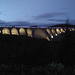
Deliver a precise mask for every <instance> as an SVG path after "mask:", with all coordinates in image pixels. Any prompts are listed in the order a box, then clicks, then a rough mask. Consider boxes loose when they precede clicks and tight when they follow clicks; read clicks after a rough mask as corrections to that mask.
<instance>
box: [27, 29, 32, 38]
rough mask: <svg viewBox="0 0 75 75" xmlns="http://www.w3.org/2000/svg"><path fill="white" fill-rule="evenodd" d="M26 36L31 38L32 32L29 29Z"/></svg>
mask: <svg viewBox="0 0 75 75" xmlns="http://www.w3.org/2000/svg"><path fill="white" fill-rule="evenodd" d="M27 34H28V36H29V37H32V30H31V29H30V28H28V29H27Z"/></svg>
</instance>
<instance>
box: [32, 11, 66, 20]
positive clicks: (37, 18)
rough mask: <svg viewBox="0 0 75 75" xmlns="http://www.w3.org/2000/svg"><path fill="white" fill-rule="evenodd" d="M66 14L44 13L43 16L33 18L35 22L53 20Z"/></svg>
mask: <svg viewBox="0 0 75 75" xmlns="http://www.w3.org/2000/svg"><path fill="white" fill-rule="evenodd" d="M66 14H67V13H63V12H57V13H45V14H41V15H38V16H33V18H34V19H35V20H40V19H48V18H53V17H56V16H61V15H63V16H65V15H66Z"/></svg>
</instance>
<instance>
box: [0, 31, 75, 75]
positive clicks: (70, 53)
mask: <svg viewBox="0 0 75 75" xmlns="http://www.w3.org/2000/svg"><path fill="white" fill-rule="evenodd" d="M0 73H1V74H2V75H50V74H51V75H75V32H66V33H65V34H63V33H62V34H60V35H59V36H58V37H56V38H54V39H53V41H47V40H45V39H35V38H30V37H27V36H15V35H14V36H12V35H0Z"/></svg>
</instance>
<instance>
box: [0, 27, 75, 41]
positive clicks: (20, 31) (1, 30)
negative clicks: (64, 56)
mask: <svg viewBox="0 0 75 75" xmlns="http://www.w3.org/2000/svg"><path fill="white" fill-rule="evenodd" d="M68 29H69V31H75V28H68ZM65 31H66V28H65V27H49V28H37V27H35V28H32V27H30V28H23V27H0V34H5V35H24V36H29V37H34V38H41V39H47V40H48V41H50V40H51V39H52V38H54V37H55V36H58V35H60V34H61V33H65Z"/></svg>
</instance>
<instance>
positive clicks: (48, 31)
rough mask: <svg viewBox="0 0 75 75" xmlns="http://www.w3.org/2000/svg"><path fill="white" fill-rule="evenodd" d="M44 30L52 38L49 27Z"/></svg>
mask: <svg viewBox="0 0 75 75" xmlns="http://www.w3.org/2000/svg"><path fill="white" fill-rule="evenodd" d="M46 31H47V33H48V34H49V35H50V37H51V38H53V35H52V33H51V31H50V29H49V28H47V29H46Z"/></svg>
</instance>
